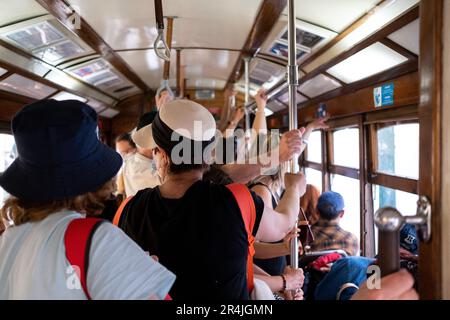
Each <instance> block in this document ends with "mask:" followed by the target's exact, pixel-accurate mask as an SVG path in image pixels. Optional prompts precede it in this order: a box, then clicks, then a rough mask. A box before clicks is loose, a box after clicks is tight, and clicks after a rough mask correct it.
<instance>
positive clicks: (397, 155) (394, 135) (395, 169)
mask: <svg viewBox="0 0 450 320" xmlns="http://www.w3.org/2000/svg"><path fill="white" fill-rule="evenodd" d="M377 140H378V171H379V172H383V173H387V174H392V175H396V176H401V177H408V178H412V179H418V178H419V124H418V123H411V124H401V125H397V126H390V127H386V128H382V129H379V130H378V131H377Z"/></svg>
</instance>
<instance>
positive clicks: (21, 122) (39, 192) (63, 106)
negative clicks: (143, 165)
mask: <svg viewBox="0 0 450 320" xmlns="http://www.w3.org/2000/svg"><path fill="white" fill-rule="evenodd" d="M97 121H98V119H97V114H96V112H95V111H94V110H93V109H92V108H91V107H89V106H88V105H87V104H85V103H82V102H80V101H76V100H66V101H56V100H41V101H38V102H35V103H33V104H30V105H28V106H25V107H24V108H23V109H22V110H20V111H19V112H18V113H17V114H16V115H15V116H14V119H13V120H12V132H13V135H14V139H15V142H16V145H17V150H18V154H19V155H18V157H17V159H16V160H15V161H14V162H13V163H12V164H11V165H10V166H9V168H8V169H7V170H6V171H5V172H4V173H3V174H2V175H0V186H1V187H2V188H3V189H5V190H6V191H7V192H8V193H10V194H11V195H13V196H14V197H17V198H19V199H21V200H25V201H30V202H37V203H42V202H48V201H53V200H62V199H67V198H71V197H75V196H78V195H82V194H85V193H87V192H91V191H95V190H97V189H98V188H100V187H101V186H102V185H103V184H105V183H106V182H107V181H108V180H110V179H112V178H113V177H114V176H115V175H116V174H117V172H118V171H119V169H120V167H121V165H122V158H121V156H120V155H119V154H118V153H116V152H115V151H114V150H112V149H110V148H109V147H108V146H106V145H104V144H103V143H102V142H101V141H100V140H99V139H98V126H97V125H98V123H97Z"/></svg>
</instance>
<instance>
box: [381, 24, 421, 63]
mask: <svg viewBox="0 0 450 320" xmlns="http://www.w3.org/2000/svg"><path fill="white" fill-rule="evenodd" d="M388 38H389V39H391V40H392V41H395V42H397V43H398V44H399V45H401V46H402V47H404V48H406V49H408V50H409V51H411V52H414V53H415V54H417V55H419V52H420V36H419V19H417V20H415V21H413V22H411V23H410V24H407V25H406V26H404V27H403V28H401V29H399V30H397V31H395V32H394V33H392V34H391V35H390V36H388Z"/></svg>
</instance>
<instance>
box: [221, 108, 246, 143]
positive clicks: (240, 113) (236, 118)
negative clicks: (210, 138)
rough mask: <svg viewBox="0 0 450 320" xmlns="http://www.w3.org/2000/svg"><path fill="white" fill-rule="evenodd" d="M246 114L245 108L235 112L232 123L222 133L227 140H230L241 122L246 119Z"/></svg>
mask: <svg viewBox="0 0 450 320" xmlns="http://www.w3.org/2000/svg"><path fill="white" fill-rule="evenodd" d="M244 115H245V112H244V109H243V108H237V109H236V110H235V111H234V115H233V117H232V118H231V121H230V123H229V124H228V125H227V127H226V128H225V129H224V130H223V131H222V134H223V135H224V137H225V138H230V137H232V136H233V135H234V130H235V129H236V127H237V125H238V124H239V122H240V121H241V120H242V118H244Z"/></svg>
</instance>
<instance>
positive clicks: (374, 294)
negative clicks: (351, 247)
mask: <svg viewBox="0 0 450 320" xmlns="http://www.w3.org/2000/svg"><path fill="white" fill-rule="evenodd" d="M372 277H373V276H372ZM369 281H370V278H369V279H368V280H367V281H366V283H364V285H363V286H362V287H361V289H359V290H358V292H357V293H356V294H355V295H354V296H353V297H352V300H418V299H419V295H418V294H417V291H416V290H415V289H414V288H413V286H414V278H413V276H412V275H411V274H410V273H409V272H408V271H406V270H405V269H402V270H400V271H398V272H396V273H393V274H390V275H388V276H386V277H383V278H381V285H380V289H369V288H368V287H367V282H369Z"/></svg>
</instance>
